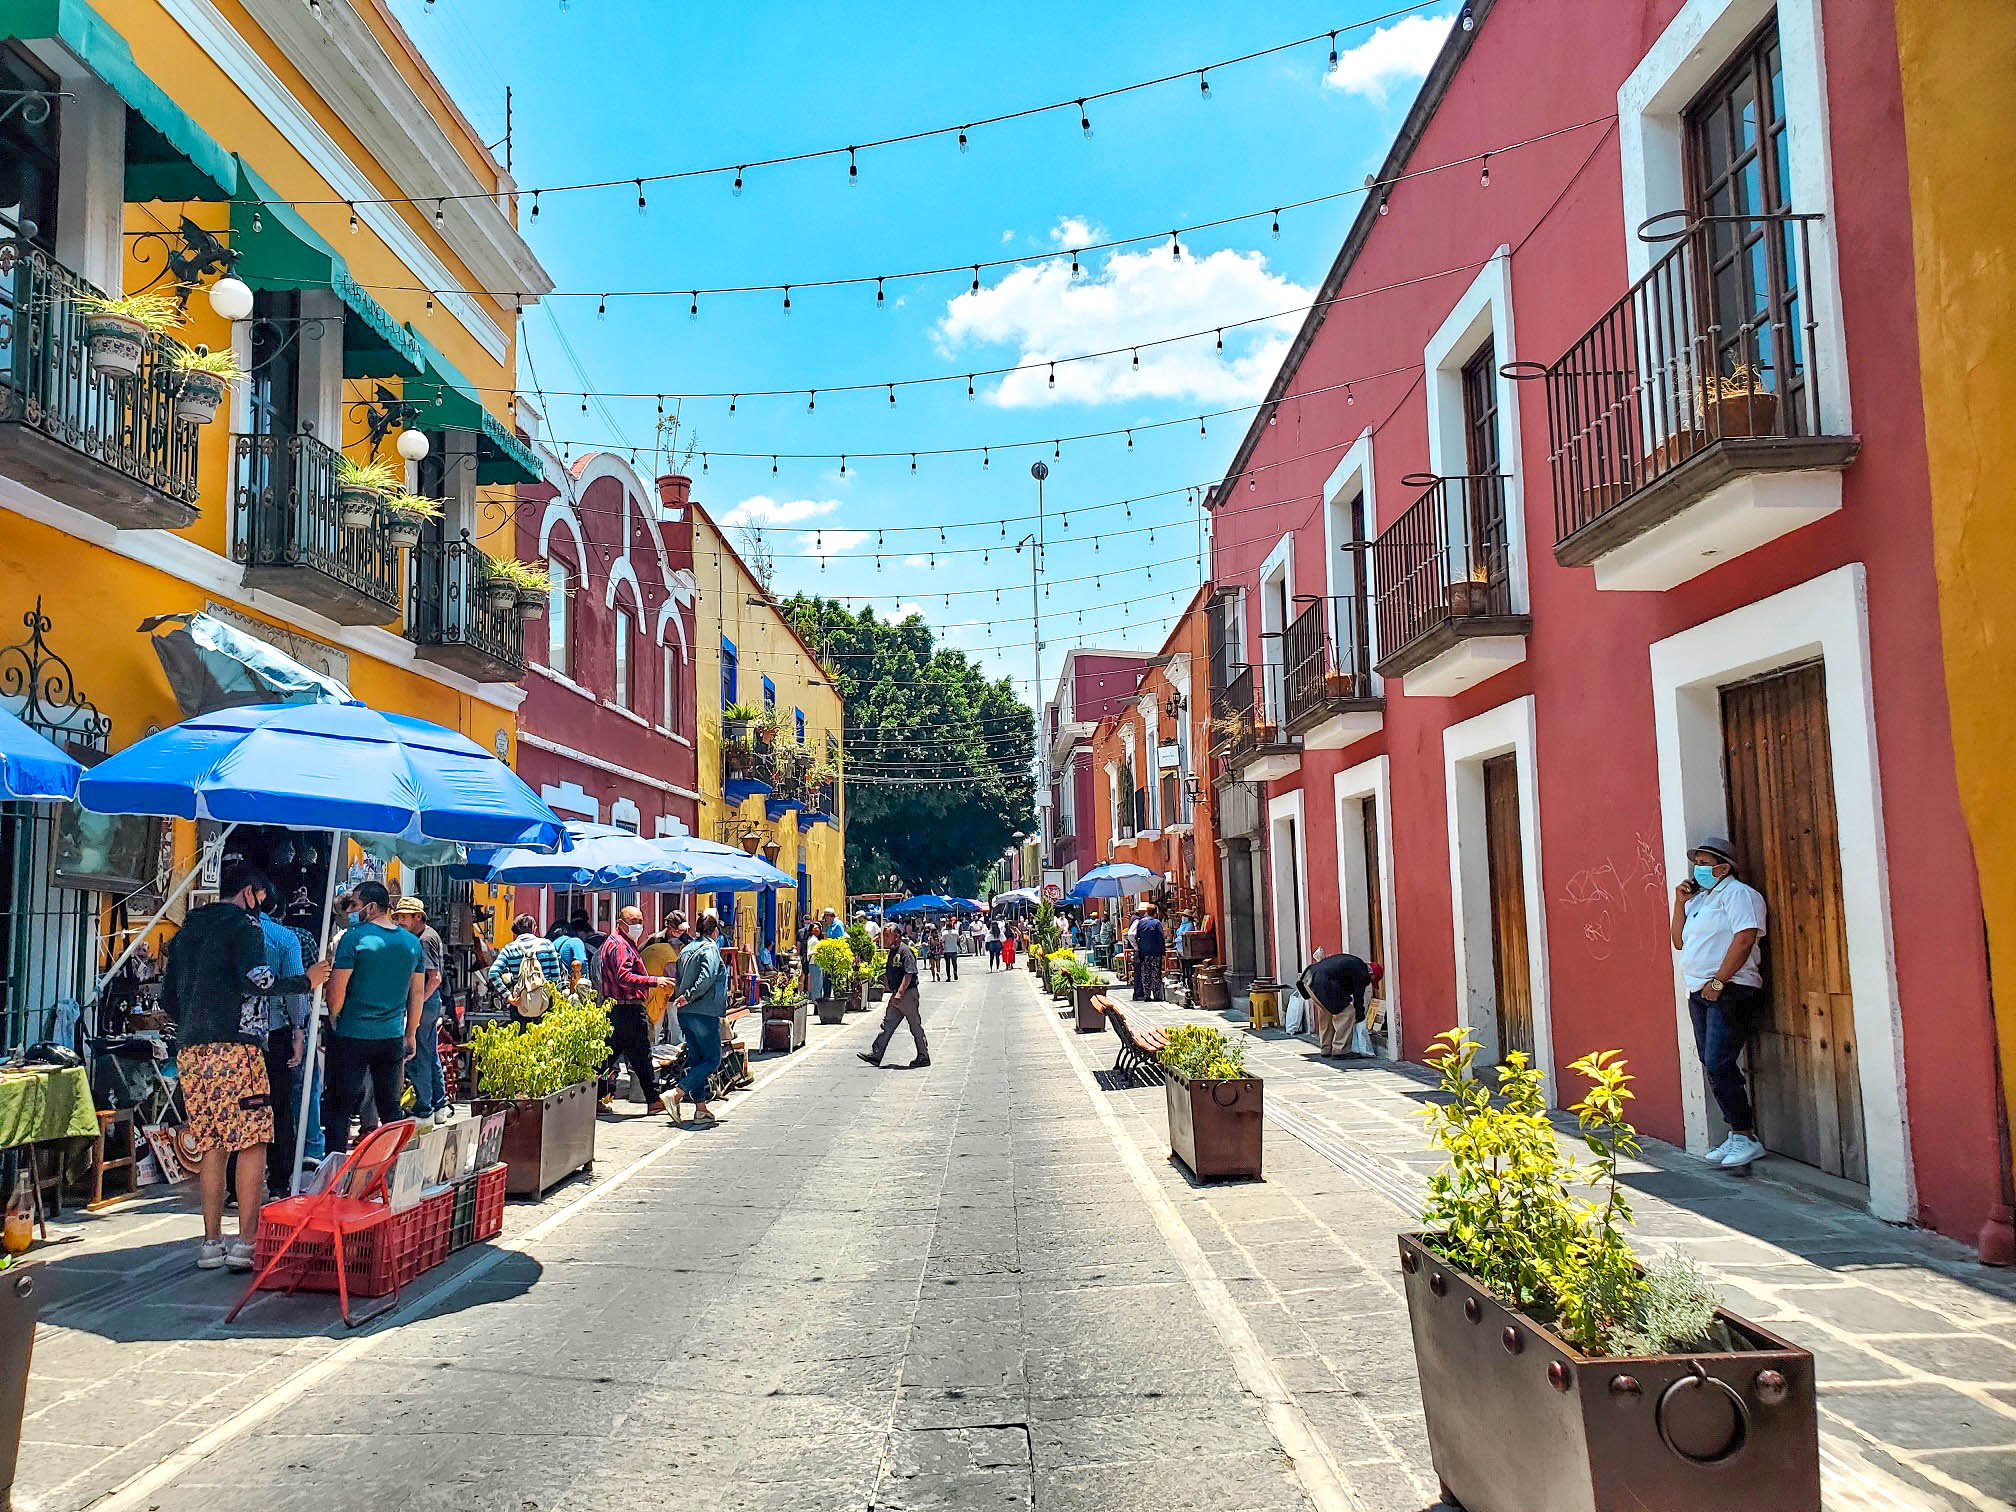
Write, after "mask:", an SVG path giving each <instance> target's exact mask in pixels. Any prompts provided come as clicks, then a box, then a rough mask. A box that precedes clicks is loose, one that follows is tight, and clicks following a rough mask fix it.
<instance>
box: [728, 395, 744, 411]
mask: <svg viewBox="0 0 2016 1512" xmlns="http://www.w3.org/2000/svg"><path fill="white" fill-rule="evenodd" d="M741 397H742V396H741V395H740V394H730V395H729V396H728V413H729V414H731V415H732V414H734V413H735V401H736V400H737V399H739V398H741Z"/></svg>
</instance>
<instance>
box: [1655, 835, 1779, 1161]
mask: <svg viewBox="0 0 2016 1512" xmlns="http://www.w3.org/2000/svg"><path fill="white" fill-rule="evenodd" d="M1687 864H1688V868H1689V875H1688V877H1687V879H1686V880H1685V881H1683V882H1682V883H1681V884H1680V885H1679V886H1678V887H1676V888H1674V889H1673V948H1674V949H1675V950H1677V951H1679V952H1680V974H1681V976H1682V977H1684V978H1685V979H1686V982H1687V1009H1688V1012H1689V1013H1690V1014H1691V1015H1692V1017H1693V1020H1694V1049H1695V1052H1696V1053H1697V1054H1698V1055H1699V1056H1700V1057H1701V1069H1702V1071H1703V1072H1704V1073H1705V1074H1706V1076H1707V1079H1708V1090H1709V1091H1710V1092H1712V1093H1714V1095H1715V1105H1716V1106H1717V1107H1718V1108H1720V1109H1721V1110H1722V1120H1723V1122H1724V1123H1726V1124H1728V1125H1729V1137H1728V1138H1727V1139H1725V1140H1723V1141H1722V1143H1721V1144H1719V1145H1717V1146H1716V1147H1715V1148H1714V1149H1712V1150H1710V1151H1709V1152H1708V1155H1707V1160H1708V1163H1709V1164H1710V1165H1719V1166H1724V1167H1734V1166H1747V1165H1749V1164H1750V1163H1751V1162H1752V1161H1753V1160H1756V1159H1757V1158H1759V1157H1760V1156H1762V1155H1763V1154H1764V1153H1765V1149H1764V1145H1763V1143H1762V1141H1760V1140H1759V1139H1758V1138H1757V1120H1756V1114H1755V1112H1754V1110H1753V1109H1752V1108H1751V1106H1750V1092H1749V1089H1748V1088H1747V1087H1746V1086H1745V1085H1744V1081H1743V1067H1742V1066H1741V1065H1740V1064H1739V1062H1738V1057H1739V1056H1741V1055H1742V1053H1743V1046H1744V1044H1745V1042H1746V1041H1747V1040H1748V1039H1749V1036H1750V1027H1751V1024H1752V1022H1753V1017H1752V1016H1753V1014H1754V1013H1755V1011H1756V1009H1757V1007H1758V1005H1759V1004H1760V1003H1761V1002H1762V1000H1763V997H1764V976H1763V973H1762V972H1761V971H1760V970H1759V969H1758V953H1757V942H1758V941H1759V940H1761V939H1762V938H1763V937H1764V895H1763V894H1762V893H1760V892H1758V891H1757V889H1756V888H1754V887H1750V886H1748V885H1746V884H1744V883H1742V882H1739V881H1738V880H1737V879H1736V863H1735V853H1734V851H1733V850H1731V848H1730V845H1729V842H1728V840H1727V839H1725V838H1724V837H1723V836H1721V835H1707V836H1704V837H1703V838H1702V839H1701V840H1700V841H1699V842H1697V843H1696V844H1695V846H1694V848H1693V849H1692V850H1690V851H1688V852H1687Z"/></svg>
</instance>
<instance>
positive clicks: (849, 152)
mask: <svg viewBox="0 0 2016 1512" xmlns="http://www.w3.org/2000/svg"><path fill="white" fill-rule="evenodd" d="M317 3H318V0H310V8H311V9H312V8H314V7H315V6H316V4H317ZM1440 3H1442V0H1415V3H1413V4H1410V5H1403V6H1400V7H1398V8H1396V9H1394V10H1390V11H1386V12H1384V13H1383V14H1380V15H1377V16H1367V17H1366V18H1364V19H1363V20H1360V21H1348V22H1345V23H1343V24H1342V25H1340V26H1337V27H1334V28H1331V29H1329V30H1326V31H1319V32H1312V33H1311V34H1310V35H1308V36H1306V37H1296V38H1293V39H1291V40H1289V41H1286V42H1276V43H1273V44H1272V45H1270V46H1267V47H1261V48H1255V49H1254V50H1252V51H1251V52H1244V53H1239V54H1237V55H1235V56H1233V57H1228V58H1220V59H1218V60H1216V61H1215V62H1210V63H1203V64H1198V65H1196V66H1194V67H1190V68H1185V69H1182V70H1180V71H1179V72H1176V73H1166V74H1157V75H1156V76H1155V77H1153V78H1149V79H1138V80H1136V81H1134V82H1133V83H1131V84H1121V85H1117V86H1115V87H1114V88H1111V89H1094V90H1087V91H1086V92H1085V93H1083V94H1079V95H1073V96H1068V97H1066V98H1064V99H1060V100H1052V101H1049V102H1048V103H1045V104H1041V105H1025V106H1023V107H1021V108H1020V109H1016V110H1008V111H1002V112H1000V113H998V114H995V115H986V116H973V117H970V118H969V119H967V120H965V121H960V122H955V123H953V124H950V125H945V126H932V127H927V128H925V129H923V130H920V131H906V132H901V133H898V134H897V135H894V136H885V137H871V138H868V139H866V140H863V141H859V142H851V143H848V144H847V145H845V146H834V147H820V148H814V149H812V150H810V151H805V152H789V153H779V154H776V155H773V156H770V157H751V158H748V159H745V160H744V161H742V162H739V163H722V164H718V165H716V166H713V167H709V168H681V169H671V170H667V171H665V172H660V173H644V174H625V175H620V176H618V177H614V178H601V179H584V180H581V181H579V182H575V183H559V184H542V185H540V186H539V187H538V188H536V189H519V190H518V191H517V193H518V196H519V198H520V199H521V200H522V199H523V198H524V197H525V196H527V195H530V196H531V199H532V219H533V220H535V221H536V220H537V219H538V218H539V200H540V196H542V195H555V196H558V195H566V194H581V193H587V192H590V191H594V190H604V189H635V190H636V192H637V209H638V213H639V214H642V213H644V212H645V211H646V210H648V209H649V203H648V200H647V198H646V195H645V190H646V188H647V186H650V185H656V184H672V183H678V182H681V181H682V180H686V179H703V178H727V177H729V176H730V175H732V176H733V181H732V183H731V185H730V187H731V188H732V190H733V191H734V192H735V193H736V194H738V195H739V194H740V193H741V192H742V189H743V183H744V180H745V179H746V178H747V177H748V175H749V174H751V173H752V172H754V171H755V170H757V169H759V168H781V167H785V166H787V165H790V164H796V163H816V162H821V161H834V160H838V159H840V158H845V159H846V160H847V182H848V183H849V184H850V185H852V184H858V183H859V182H860V180H861V166H860V162H861V155H862V154H863V153H868V152H876V151H880V150H882V149H885V148H889V147H900V146H904V145H907V144H909V143H913V142H928V141H933V140H939V139H945V138H951V137H955V136H956V137H957V138H958V144H959V150H960V151H961V152H964V151H966V150H967V148H968V147H969V146H970V145H971V138H972V137H973V135H974V133H976V132H977V131H979V130H980V129H981V128H982V127H993V126H1004V125H1007V124H1008V123H1010V122H1013V121H1023V120H1029V119H1032V118H1034V117H1038V116H1046V115H1056V114H1059V113H1061V112H1064V111H1074V110H1075V111H1076V112H1077V114H1078V127H1079V130H1080V131H1081V132H1082V133H1083V134H1084V135H1085V136H1087V137H1089V136H1091V135H1092V116H1091V107H1092V106H1093V105H1096V104H1099V103H1101V102H1103V101H1106V100H1116V99H1119V98H1121V97H1123V96H1125V95H1131V94H1138V93H1140V92H1141V91H1143V90H1148V89H1158V88H1162V87H1164V86H1167V85H1171V84H1178V83H1188V82H1190V81H1192V80H1194V81H1195V82H1196V84H1197V89H1198V94H1199V96H1200V97H1201V98H1203V99H1205V100H1209V99H1210V98H1211V79H1210V76H1211V75H1212V74H1214V73H1222V72H1224V71H1225V70H1226V69H1228V68H1236V67H1239V66H1241V65H1243V64H1247V63H1255V62H1258V61H1260V60H1261V59H1264V58H1271V57H1276V56H1278V55H1280V54H1281V53H1285V52H1293V51H1295V50H1296V49H1297V48H1302V47H1310V46H1313V45H1316V44H1319V43H1322V42H1325V41H1326V40H1327V41H1328V43H1329V45H1330V63H1329V66H1330V68H1332V69H1334V68H1336V67H1337V64H1338V52H1337V39H1338V38H1339V37H1345V36H1349V35H1350V34H1351V33H1353V32H1358V31H1364V30H1366V29H1367V28H1369V27H1374V26H1378V25H1380V24H1381V23H1383V22H1387V21H1393V20H1397V19H1399V18H1400V17H1402V16H1407V15H1411V14H1413V13H1414V12H1416V11H1423V10H1430V9H1432V8H1433V7H1434V6H1436V5H1439V4H1440ZM1471 24H1472V22H1471V16H1470V11H1469V9H1468V7H1465V9H1464V11H1463V15H1462V25H1463V29H1464V30H1465V31H1468V30H1469V29H1470V27H1471ZM495 197H496V195H495V192H494V191H492V192H489V193H485V192H483V191H480V190H479V191H474V192H470V193H464V194H441V195H432V194H430V195H410V196H409V195H383V196H379V197H377V198H364V199H350V200H346V199H342V198H334V197H327V196H325V197H323V198H319V199H297V200H286V201H281V202H277V203H285V204H289V205H297V206H298V205H347V206H348V207H349V208H350V210H351V211H352V215H351V220H352V222H353V227H352V229H355V226H354V222H355V220H356V215H355V211H356V209H357V207H358V206H360V205H387V206H390V205H411V206H414V207H415V208H418V209H422V210H426V209H431V210H432V211H433V213H434V219H435V223H436V224H437V225H438V224H440V223H441V221H442V212H443V211H444V209H445V208H446V207H447V206H449V205H453V204H459V203H461V202H462V201H464V200H491V199H494V198H495ZM245 203H246V204H248V205H250V204H252V203H253V202H251V201H246V202H245ZM265 203H268V204H272V203H276V202H275V201H266V202H265Z"/></svg>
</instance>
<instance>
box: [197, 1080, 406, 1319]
mask: <svg viewBox="0 0 2016 1512" xmlns="http://www.w3.org/2000/svg"><path fill="white" fill-rule="evenodd" d="M414 1127H415V1125H414V1122H413V1120H412V1119H410V1118H402V1119H400V1120H399V1121H398V1122H397V1123H388V1124H380V1125H379V1126H378V1127H377V1128H375V1129H373V1130H372V1131H371V1132H370V1133H369V1134H367V1135H365V1136H364V1140H363V1143H361V1144H359V1145H358V1146H357V1148H356V1149H354V1150H352V1151H351V1152H350V1154H349V1156H348V1158H347V1159H345V1160H344V1162H343V1168H342V1169H341V1170H340V1171H338V1172H337V1173H336V1179H335V1180H334V1181H332V1182H330V1183H329V1185H328V1186H327V1187H326V1188H324V1189H323V1190H322V1191H319V1192H313V1193H310V1194H308V1195H306V1196H302V1197H285V1198H282V1199H281V1200H280V1201H278V1202H269V1203H267V1204H266V1206H265V1207H264V1208H263V1209H262V1210H261V1211H260V1214H259V1222H260V1226H261V1229H262V1230H263V1228H264V1226H265V1225H266V1224H269V1223H285V1224H292V1225H293V1227H292V1228H291V1229H290V1230H289V1231H288V1234H287V1237H286V1238H285V1239H284V1240H282V1241H281V1243H280V1247H279V1249H277V1250H275V1251H274V1252H273V1258H272V1259H271V1260H268V1261H267V1262H266V1264H265V1265H264V1266H263V1267H262V1268H261V1269H260V1271H259V1273H258V1274H257V1275H255V1276H254V1277H253V1278H252V1284H251V1285H250V1286H248V1287H246V1288H245V1295H244V1296H242V1297H240V1298H239V1299H238V1303H237V1305H236V1306H235V1307H233V1308H232V1309H231V1311H230V1312H228V1313H226V1314H225V1315H224V1321H225V1322H226V1323H229V1322H231V1321H232V1320H233V1319H235V1318H236V1317H237V1316H238V1314H239V1313H240V1312H241V1311H242V1310H243V1309H244V1306H245V1304H246V1303H247V1302H250V1301H251V1300H252V1296H253V1293H255V1292H257V1291H258V1290H259V1286H260V1283H261V1282H263V1281H264V1280H265V1279H266V1278H267V1277H268V1276H270V1275H271V1274H272V1273H273V1272H274V1271H275V1270H277V1269H278V1268H279V1266H280V1262H281V1261H283V1260H285V1259H286V1258H287V1252H288V1251H289V1250H291V1249H292V1248H293V1247H294V1245H295V1242H296V1241H297V1240H299V1239H301V1238H302V1237H304V1236H306V1237H309V1238H315V1239H327V1240H328V1241H329V1242H330V1244H331V1245H332V1247H333V1248H334V1252H335V1259H336V1295H337V1298H338V1300H339V1301H340V1302H341V1304H342V1308H343V1321H344V1323H345V1324H347V1325H348V1326H349V1327H351V1328H355V1327H357V1326H358V1325H359V1324H360V1323H369V1322H370V1321H371V1320H372V1319H373V1318H376V1317H378V1316H380V1315H381V1314H383V1313H387V1312H390V1311H391V1310H392V1309H393V1308H395V1307H397V1306H398V1305H399V1282H398V1275H397V1272H396V1271H395V1272H394V1275H393V1283H392V1295H391V1297H390V1298H389V1299H387V1300H386V1301H385V1302H384V1303H383V1304H382V1305H381V1306H378V1307H374V1308H372V1309H371V1311H369V1312H368V1313H365V1314H364V1315H363V1316H361V1317H357V1318H353V1317H351V1316H350V1279H349V1272H348V1269H347V1267H346V1266H345V1264H344V1257H343V1236H344V1235H346V1234H361V1233H363V1232H364V1231H365V1230H367V1229H371V1228H375V1227H377V1226H378V1225H379V1224H381V1223H383V1222H384V1221H385V1220H386V1219H387V1218H390V1217H391V1216H392V1199H391V1193H390V1191H389V1190H388V1187H387V1181H388V1178H389V1177H390V1175H391V1171H392V1164H393V1162H394V1161H396V1160H397V1159H398V1158H399V1152H400V1151H401V1150H403V1149H405V1148H406V1142H407V1141H408V1140H409V1139H411V1138H412V1137H413V1130H414ZM300 1284H301V1277H300V1276H296V1277H295V1278H294V1284H293V1285H292V1286H289V1287H288V1288H287V1295H289V1296H292V1295H293V1294H294V1290H295V1288H296V1287H298V1286H299V1285H300Z"/></svg>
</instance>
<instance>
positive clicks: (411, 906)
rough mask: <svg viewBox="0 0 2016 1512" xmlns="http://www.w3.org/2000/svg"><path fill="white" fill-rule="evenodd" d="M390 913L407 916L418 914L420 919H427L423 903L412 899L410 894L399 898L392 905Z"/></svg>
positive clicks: (414, 898) (425, 907) (425, 906)
mask: <svg viewBox="0 0 2016 1512" xmlns="http://www.w3.org/2000/svg"><path fill="white" fill-rule="evenodd" d="M392 912H393V913H394V914H395V915H396V914H409V913H410V914H418V915H420V917H421V918H423V919H424V918H426V917H427V905H426V904H425V903H422V902H421V901H420V900H419V899H418V898H416V897H414V896H413V895H412V894H411V893H408V894H407V895H406V896H405V897H403V898H401V899H400V900H399V901H398V902H397V903H394V904H393V905H392Z"/></svg>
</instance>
